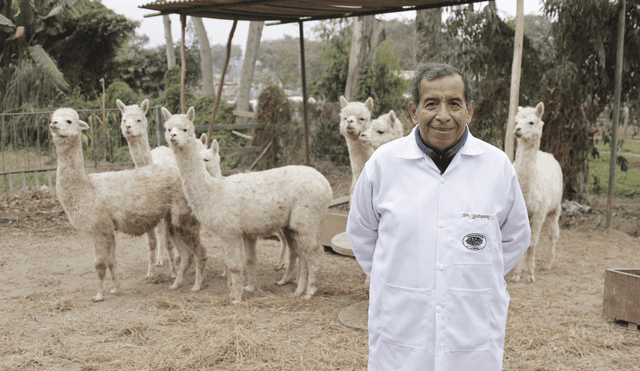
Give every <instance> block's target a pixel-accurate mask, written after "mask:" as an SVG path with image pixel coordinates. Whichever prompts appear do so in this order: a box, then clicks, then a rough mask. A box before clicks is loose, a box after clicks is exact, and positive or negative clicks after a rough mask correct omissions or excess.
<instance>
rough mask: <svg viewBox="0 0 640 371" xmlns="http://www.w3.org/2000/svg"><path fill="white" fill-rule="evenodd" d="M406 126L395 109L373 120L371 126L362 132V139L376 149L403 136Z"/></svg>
mask: <svg viewBox="0 0 640 371" xmlns="http://www.w3.org/2000/svg"><path fill="white" fill-rule="evenodd" d="M403 135H404V127H403V126H402V121H400V119H398V118H397V117H396V114H395V112H393V110H391V111H389V113H386V114H384V115H382V116H380V117H378V118H377V119H375V120H372V121H371V127H370V128H369V129H367V130H365V131H364V132H363V133H362V134H360V140H361V141H362V142H364V143H365V144H367V145H369V146H371V148H373V149H374V150H376V149H378V147H380V146H381V145H383V144H385V143H387V142H391V141H392V140H395V139H398V138H402V136H403Z"/></svg>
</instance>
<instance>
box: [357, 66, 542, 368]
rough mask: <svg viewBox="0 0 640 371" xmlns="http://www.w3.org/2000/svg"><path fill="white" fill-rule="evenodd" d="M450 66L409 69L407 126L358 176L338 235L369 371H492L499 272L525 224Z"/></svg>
mask: <svg viewBox="0 0 640 371" xmlns="http://www.w3.org/2000/svg"><path fill="white" fill-rule="evenodd" d="M474 107H475V105H474V102H473V101H472V99H471V86H470V83H469V80H468V78H467V77H466V76H465V75H464V74H463V73H462V72H461V71H459V70H458V69H456V68H454V67H452V66H449V65H444V64H436V63H429V64H425V65H421V66H419V67H418V69H417V71H416V74H415V77H414V80H413V96H412V102H411V103H409V112H410V114H411V118H412V120H413V122H414V124H415V127H414V129H413V130H412V132H411V134H409V135H408V136H406V137H404V138H400V139H398V140H395V141H393V142H390V143H387V144H385V145H383V146H382V147H380V148H379V149H378V150H377V151H376V152H375V153H374V154H373V156H372V157H371V158H370V160H369V161H368V162H367V164H366V165H365V168H364V170H363V172H362V174H361V175H360V177H359V179H358V183H357V185H356V188H355V191H354V195H353V200H352V203H351V209H350V212H349V220H348V222H347V235H348V237H349V241H350V242H351V246H352V248H353V252H354V253H355V256H356V258H357V260H358V263H359V264H360V266H361V267H362V269H363V270H364V272H365V273H366V274H367V276H369V277H370V279H371V286H370V301H369V370H385V371H386V370H402V371H410V370H420V371H425V370H453V371H463V370H474V371H475V370H495V371H498V370H502V358H503V353H504V334H505V326H506V321H507V310H508V307H509V294H508V293H507V290H506V286H507V285H506V282H505V280H504V275H505V274H506V273H507V272H508V271H509V270H510V269H511V268H512V267H513V266H514V265H515V264H516V262H517V261H518V259H519V258H520V256H521V255H522V254H523V253H524V251H525V250H526V249H527V247H528V246H529V241H530V238H531V231H530V229H529V220H528V217H527V210H526V206H525V203H524V199H523V197H522V192H521V191H520V185H519V184H518V179H517V178H516V173H515V171H514V169H513V166H512V165H511V162H510V161H509V159H508V158H507V156H506V155H505V154H504V152H502V151H501V150H499V149H498V148H496V147H493V146H491V145H490V144H488V143H486V142H483V141H481V140H479V139H476V138H474V137H473V136H472V135H471V133H469V129H468V126H467V125H468V124H469V122H471V117H472V116H473V110H474Z"/></svg>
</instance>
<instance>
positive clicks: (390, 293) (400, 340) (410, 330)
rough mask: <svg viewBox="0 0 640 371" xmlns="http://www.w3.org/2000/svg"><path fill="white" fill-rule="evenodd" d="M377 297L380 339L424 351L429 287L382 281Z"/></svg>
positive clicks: (429, 296)
mask: <svg viewBox="0 0 640 371" xmlns="http://www.w3.org/2000/svg"><path fill="white" fill-rule="evenodd" d="M381 299H382V303H383V304H382V311H381V313H380V334H381V338H382V341H384V342H386V343H389V344H393V345H396V346H401V347H405V348H412V349H418V350H426V349H427V332H428V327H429V311H428V307H429V305H430V304H431V290H428V289H416V288H409V287H399V286H393V285H389V284H385V286H384V288H383V294H382V297H381Z"/></svg>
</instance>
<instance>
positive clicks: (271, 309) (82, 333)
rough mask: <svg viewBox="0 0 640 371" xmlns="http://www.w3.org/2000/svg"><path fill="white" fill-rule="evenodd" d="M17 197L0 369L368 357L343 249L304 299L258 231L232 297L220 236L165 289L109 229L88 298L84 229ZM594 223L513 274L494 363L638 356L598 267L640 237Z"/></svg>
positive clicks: (629, 362)
mask: <svg viewBox="0 0 640 371" xmlns="http://www.w3.org/2000/svg"><path fill="white" fill-rule="evenodd" d="M21 210H22V211H20V213H17V212H16V213H14V214H12V215H11V216H9V217H7V216H6V215H7V214H6V213H5V212H4V210H0V219H1V218H6V219H16V220H17V222H16V223H13V222H12V223H9V222H7V223H0V236H2V238H0V369H2V370H36V369H41V370H61V369H64V370H243V371H244V370H248V371H250V370H296V371H299V370H365V369H366V363H367V356H368V347H367V334H366V332H363V331H356V330H354V329H351V328H347V327H345V326H343V325H342V324H340V322H339V320H338V314H339V312H340V310H342V309H343V308H345V307H347V306H349V305H351V304H354V303H357V302H359V301H362V300H365V299H366V291H365V290H364V289H363V287H362V282H363V280H364V275H363V274H362V272H361V271H360V270H359V269H358V267H357V264H356V262H355V261H354V260H353V258H349V257H344V256H339V255H335V254H332V253H330V252H327V253H325V257H324V264H323V269H322V271H321V276H320V278H319V291H318V292H317V293H316V295H315V296H314V297H313V298H312V299H311V300H309V301H306V300H303V299H300V298H295V297H292V296H291V293H292V292H293V291H294V289H295V285H287V286H284V287H279V286H276V285H275V282H276V281H277V280H278V279H279V278H280V276H281V275H282V271H276V270H275V269H274V268H273V266H274V265H275V262H276V261H277V257H278V252H279V244H278V242H276V241H273V240H264V241H259V243H258V258H259V265H258V270H259V277H258V278H259V279H260V281H261V282H262V291H261V292H258V293H254V294H248V295H247V297H246V298H245V302H244V303H242V304H240V305H231V303H230V300H229V298H228V289H227V284H226V279H225V278H223V277H220V273H221V272H222V268H223V262H222V257H221V256H222V254H221V251H220V250H219V249H218V248H215V247H211V248H209V250H208V255H209V261H208V265H207V274H206V277H205V282H206V287H205V288H204V289H203V290H202V291H201V292H197V293H191V292H190V291H189V287H190V285H189V284H188V282H190V281H192V280H193V273H192V272H191V273H190V274H189V275H188V276H187V278H186V280H187V284H186V285H185V288H183V289H180V290H178V291H171V290H168V286H169V285H170V281H171V280H170V278H169V277H168V267H166V266H165V267H160V268H159V269H158V276H159V278H158V279H157V280H153V281H145V280H144V275H145V272H146V265H145V261H146V251H145V249H146V247H145V242H144V239H143V238H130V237H125V236H118V237H117V244H118V252H117V254H118V262H119V264H120V267H119V268H120V276H121V284H122V293H120V294H118V295H111V296H110V297H108V298H107V299H106V300H105V301H104V302H102V303H92V302H91V301H90V300H89V298H90V297H91V296H92V295H93V294H94V290H95V281H96V278H95V273H94V271H93V252H92V247H91V240H90V239H88V238H87V237H84V236H81V235H79V234H77V232H75V231H74V230H73V229H71V228H69V226H68V221H65V220H63V219H61V218H62V217H58V218H53V219H52V218H50V217H49V216H46V215H44V214H39V215H37V214H35V212H37V211H36V210H40V211H42V210H44V209H43V208H35V209H32V208H30V207H26V205H24V207H21ZM30 210H31V211H30ZM47 210H49V211H53V210H52V209H49V208H47ZM25 213H31V214H30V215H32V216H31V218H30V222H29V223H26V222H24V215H25ZM591 228H592V227H591V226H590V227H589V228H584V229H581V230H578V229H563V230H562V231H561V238H560V241H559V243H558V246H557V252H558V257H557V259H556V263H555V264H554V267H553V268H552V269H551V270H550V271H548V270H544V269H539V270H538V272H537V275H536V279H537V281H536V283H534V284H524V283H517V284H512V283H509V286H508V290H509V293H510V294H511V304H510V311H509V318H508V321H507V330H506V341H505V356H504V370H511V371H521V370H522V371H528V370H531V371H535V370H571V371H574V370H598V371H605V370H640V331H638V330H636V329H631V328H626V327H623V326H621V325H619V324H616V323H614V322H612V321H611V320H610V319H607V318H604V317H603V316H602V300H603V284H604V271H605V269H608V268H634V267H635V268H638V267H640V254H638V250H639V249H640V239H638V238H637V237H631V236H629V235H627V234H624V233H621V232H618V231H615V230H612V231H606V230H602V229H596V230H593V229H591ZM209 237H210V236H207V235H206V234H205V235H204V237H203V240H204V241H205V242H206V241H207V239H208V238H209ZM207 246H210V245H207ZM545 258H546V251H545V250H544V249H541V251H539V252H538V261H539V262H543V261H544V259H545Z"/></svg>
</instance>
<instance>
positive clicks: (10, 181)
mask: <svg viewBox="0 0 640 371" xmlns="http://www.w3.org/2000/svg"><path fill="white" fill-rule="evenodd" d="M9 193H11V197H13V174H9Z"/></svg>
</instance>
